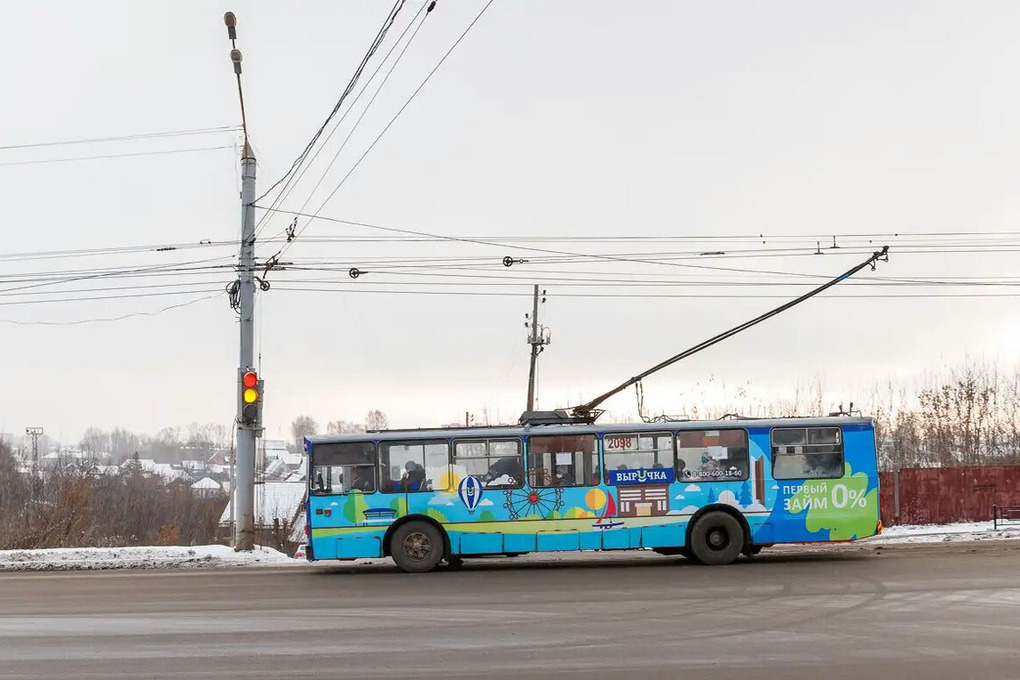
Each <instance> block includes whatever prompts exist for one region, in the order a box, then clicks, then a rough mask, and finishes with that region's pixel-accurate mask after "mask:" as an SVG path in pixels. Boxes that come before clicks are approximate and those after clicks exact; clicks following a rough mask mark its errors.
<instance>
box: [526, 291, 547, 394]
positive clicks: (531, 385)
mask: <svg viewBox="0 0 1020 680" xmlns="http://www.w3.org/2000/svg"><path fill="white" fill-rule="evenodd" d="M542 295H543V297H542V302H545V297H544V296H545V291H544V290H543V291H542ZM525 318H528V317H527V315H525ZM529 325H530V327H531V335H530V336H529V337H528V344H529V345H531V370H530V371H529V372H528V409H527V410H528V411H534V410H535V371H536V370H537V369H538V355H539V354H541V353H542V352H543V351H544V350H545V346H546V345H548V344H549V342H550V336H549V333H548V332H547V330H546V328H545V327H544V326H541V325H539V323H538V286H535V300H534V305H533V306H532V308H531V318H530V320H529V322H528V323H526V324H525V326H529Z"/></svg>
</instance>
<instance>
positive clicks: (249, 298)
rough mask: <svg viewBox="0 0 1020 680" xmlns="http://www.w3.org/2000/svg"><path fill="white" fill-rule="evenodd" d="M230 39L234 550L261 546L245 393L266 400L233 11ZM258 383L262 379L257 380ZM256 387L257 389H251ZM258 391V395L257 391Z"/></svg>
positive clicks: (253, 435) (257, 420) (252, 429)
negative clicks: (237, 169)
mask: <svg viewBox="0 0 1020 680" xmlns="http://www.w3.org/2000/svg"><path fill="white" fill-rule="evenodd" d="M223 21H224V23H225V24H226V25H227V35H228V37H229V38H230V42H231V45H232V46H234V49H232V50H230V60H231V61H232V62H233V64H234V74H235V75H236V76H237V94H238V97H239V99H240V102H241V127H242V130H244V150H243V151H242V153H241V249H240V254H239V255H238V259H237V274H238V280H237V309H238V312H239V314H240V319H239V321H240V323H239V328H240V335H241V357H240V362H239V367H238V372H237V378H238V385H237V388H238V389H237V450H236V453H235V458H236V461H237V462H236V469H237V475H236V477H235V483H234V488H233V489H231V492H232V493H233V495H234V516H235V518H236V523H235V525H234V548H235V549H236V550H252V549H254V547H255V441H256V439H257V438H258V436H259V432H260V431H261V427H262V423H261V420H262V419H261V413H260V412H261V403H258V404H257V405H256V406H257V407H258V408H257V409H256V410H257V411H258V412H259V415H258V416H257V417H254V418H252V417H246V409H245V407H246V406H250V405H252V402H249V401H246V399H245V394H246V393H252V394H254V395H255V396H254V399H256V400H258V401H259V402H261V392H262V390H261V381H258V384H257V385H256V384H255V383H254V382H253V384H251V385H248V384H247V380H248V376H252V375H256V374H255V154H254V153H252V150H251V145H250V144H248V123H247V120H246V117H245V112H244V93H243V91H242V90H241V51H240V50H238V49H237V47H236V44H237V43H236V40H237V29H236V26H237V19H236V17H235V16H234V14H233V12H227V13H226V14H225V15H224V17H223ZM255 380H257V376H256V378H255ZM246 388H253V389H246ZM253 390H254V391H253Z"/></svg>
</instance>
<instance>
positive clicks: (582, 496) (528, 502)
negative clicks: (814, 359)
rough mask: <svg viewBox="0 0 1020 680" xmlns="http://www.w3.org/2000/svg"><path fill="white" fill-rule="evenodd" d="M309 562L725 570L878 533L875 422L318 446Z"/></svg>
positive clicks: (425, 435)
mask: <svg viewBox="0 0 1020 680" xmlns="http://www.w3.org/2000/svg"><path fill="white" fill-rule="evenodd" d="M305 446H306V451H307V453H308V458H309V474H308V480H309V488H308V503H307V513H308V514H307V522H306V532H307V535H308V546H307V558H308V559H309V560H350V559H356V558H366V557H369V558H370V557H383V556H391V557H392V558H393V560H394V561H395V562H396V564H397V565H398V566H399V567H400V568H401V569H404V570H405V571H412V572H423V571H429V570H431V569H433V568H434V567H436V566H437V565H438V564H440V563H441V562H443V561H444V560H445V561H446V562H447V563H449V564H451V565H456V564H459V563H460V561H461V559H462V558H464V557H470V556H480V555H519V554H522V553H530V552H540V551H541V552H544V551H555V550H559V551H577V550H631V549H640V548H649V549H652V550H655V551H656V552H659V553H664V554H670V555H673V554H677V555H684V556H686V557H688V558H690V559H691V560H693V561H696V562H699V563H702V564H727V563H729V562H732V561H733V560H734V559H736V558H737V557H739V556H740V555H741V554H745V555H753V554H755V553H757V552H758V551H759V550H761V548H762V547H765V546H770V545H774V544H778V543H801V542H813V541H820V542H825V541H849V540H854V539H858V538H865V537H867V536H873V535H875V534H876V533H878V532H879V531H881V524H880V521H879V503H878V472H877V467H876V457H875V437H874V425H873V422H872V421H871V420H870V419H868V418H857V417H824V418H784V419H770V420H720V421H689V422H662V423H642V424H632V425H603V426H600V425H594V424H549V425H525V426H521V427H491V428H479V427H474V428H464V429H438V430H392V431H382V432H369V433H365V434H352V435H338V436H328V437H324V436H322V437H309V438H308V439H307V440H306V442H305Z"/></svg>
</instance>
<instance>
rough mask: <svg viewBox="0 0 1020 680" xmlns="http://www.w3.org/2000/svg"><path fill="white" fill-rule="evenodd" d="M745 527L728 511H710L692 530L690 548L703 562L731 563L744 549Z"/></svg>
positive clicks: (695, 556) (694, 555)
mask: <svg viewBox="0 0 1020 680" xmlns="http://www.w3.org/2000/svg"><path fill="white" fill-rule="evenodd" d="M744 543H745V537H744V527H742V526H741V525H740V522H738V521H737V519H736V518H735V517H733V515H731V514H729V513H726V512H709V513H706V514H705V515H704V516H703V517H701V518H700V519H699V520H698V521H697V523H696V524H695V525H694V528H693V529H692V530H691V545H690V550H691V554H692V555H693V557H694V559H695V560H696V561H698V562H701V563H702V564H712V565H717V564H729V563H730V562H732V561H733V560H735V559H737V557H738V556H739V555H740V553H742V552H743V551H744Z"/></svg>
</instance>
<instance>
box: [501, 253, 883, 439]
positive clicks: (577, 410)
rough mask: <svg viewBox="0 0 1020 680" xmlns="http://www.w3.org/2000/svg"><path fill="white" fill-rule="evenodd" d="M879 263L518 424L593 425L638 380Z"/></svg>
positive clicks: (871, 261)
mask: <svg viewBox="0 0 1020 680" xmlns="http://www.w3.org/2000/svg"><path fill="white" fill-rule="evenodd" d="M879 261H883V262H888V261H889V246H882V249H881V250H876V251H875V252H874V253H872V254H871V257H869V258H868V259H867V260H865V261H864V262H861V263H860V264H859V265H857V266H856V267H853V268H851V269H848V270H847V271H845V272H843V273H842V274H840V275H839V276H837V277H836V278H834V279H831V280H830V281H827V282H826V283H824V284H822V285H821V286H818V287H817V288H814V289H812V290H810V291H808V292H807V293H804V294H803V295H801V296H800V297H798V298H796V299H794V300H790V301H789V302H786V303H784V304H782V305H780V306H779V307H776V308H775V309H773V310H770V311H768V312H765V313H764V314H762V315H761V316H758V317H755V318H754V319H751V320H750V321H745V322H744V323H742V324H740V325H739V326H734V327H733V328H731V329H729V330H728V331H724V332H722V333H720V334H719V335H716V336H714V337H711V338H709V339H708V340H705V341H703V342H700V343H698V344H697V345H694V346H693V347H690V348H688V349H685V350H684V351H683V352H680V353H679V354H677V355H675V356H672V357H670V358H669V359H666V360H665V361H663V362H661V363H658V364H656V365H655V366H652V367H651V368H649V369H648V370H647V371H645V372H644V373H639V374H637V375H636V376H634V377H633V378H630V379H629V380H627V381H625V382H623V383H621V384H619V385H617V386H616V387H614V388H613V389H611V390H609V391H608V392H606V393H605V394H600V395H599V396H597V397H595V398H594V399H592V400H591V401H589V402H586V403H584V404H580V405H578V406H574V407H573V408H571V409H570V410H569V413H568V412H567V410H565V409H560V410H557V411H533V412H525V413H523V414H522V415H521V420H520V422H521V424H522V425H552V424H558V423H584V424H590V423H594V422H595V421H596V420H597V419H598V417H599V416H600V415H602V413H603V412H604V411H603V410H602V409H599V408H598V406H599V405H600V404H601V403H602V402H604V401H605V400H606V399H608V398H609V397H611V396H613V395H615V394H618V393H620V392H622V391H623V390H625V389H627V388H628V387H630V386H631V385H636V384H638V383H640V382H641V380H642V379H644V378H647V377H648V376H650V375H651V374H652V373H655V372H657V371H661V370H662V369H664V368H666V367H667V366H671V365H673V364H675V363H676V362H678V361H680V360H681V359H686V358H687V357H689V356H691V355H692V354H697V353H698V352H700V351H701V350H703V349H708V348H709V347H711V346H712V345H714V344H716V343H719V342H722V341H723V340H726V339H727V338H730V337H733V336H734V335H736V334H737V333H740V332H741V331H745V330H747V329H748V328H751V327H752V326H756V325H758V324H760V323H761V322H762V321H765V320H766V319H771V318H772V317H774V316H775V315H776V314H779V313H781V312H785V311H786V310H788V309H790V308H791V307H794V306H796V305H799V304H800V303H801V302H804V301H805V300H808V299H810V298H813V297H814V296H816V295H818V294H819V293H821V292H822V291H824V290H827V289H829V288H831V287H832V286H835V285H836V284H837V283H840V282H842V281H845V280H846V279H848V278H850V277H851V276H853V275H854V274H856V273H857V272H859V271H861V270H862V269H864V268H865V267H871V269H872V270H873V271H874V269H875V265H876V263H877V262H879ZM550 414H553V415H550Z"/></svg>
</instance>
